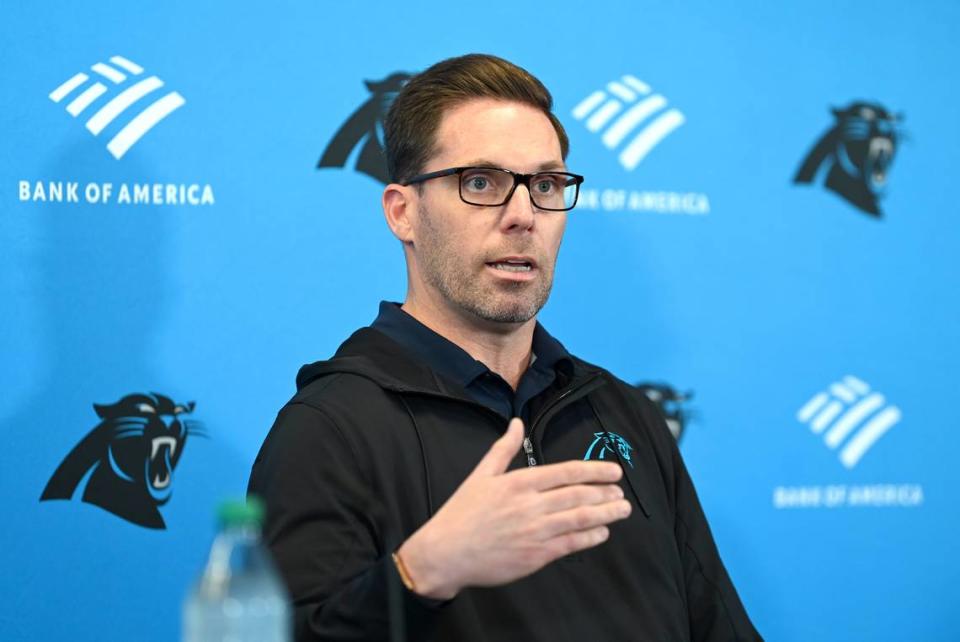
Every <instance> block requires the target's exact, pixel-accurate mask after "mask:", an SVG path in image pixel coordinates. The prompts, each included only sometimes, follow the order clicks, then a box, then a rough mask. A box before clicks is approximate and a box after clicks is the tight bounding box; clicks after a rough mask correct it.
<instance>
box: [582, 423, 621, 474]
mask: <svg viewBox="0 0 960 642" xmlns="http://www.w3.org/2000/svg"><path fill="white" fill-rule="evenodd" d="M632 452H633V446H631V445H630V444H628V443H627V440H626V439H624V438H623V437H621V436H620V435H618V434H617V433H615V432H595V433H593V442H591V444H590V446H589V447H588V448H587V453H586V454H585V455H584V456H583V461H588V460H590V459H607V456H608V455H609V457H610V459H616V458H617V453H619V454H620V459H622V460H623V461H625V462H627V463H628V464H630V468H633V457H632V455H631V453H632Z"/></svg>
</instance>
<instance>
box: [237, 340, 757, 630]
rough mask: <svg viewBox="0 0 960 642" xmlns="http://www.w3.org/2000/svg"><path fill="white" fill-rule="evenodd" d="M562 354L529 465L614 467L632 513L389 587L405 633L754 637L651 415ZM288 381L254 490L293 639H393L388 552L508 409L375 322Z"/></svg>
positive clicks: (465, 466) (533, 418)
mask: <svg viewBox="0 0 960 642" xmlns="http://www.w3.org/2000/svg"><path fill="white" fill-rule="evenodd" d="M570 363H571V366H572V367H571V368H570V372H569V375H563V373H562V370H557V377H556V381H555V382H554V385H550V386H548V387H547V388H546V389H545V390H544V391H542V393H540V394H539V395H537V396H536V397H534V398H533V399H531V402H530V408H531V412H530V421H529V432H528V438H529V442H528V445H529V448H530V449H531V450H532V455H533V457H534V458H535V459H536V462H537V463H545V464H550V463H555V462H560V461H566V460H570V459H584V458H598V459H607V460H611V461H616V462H618V463H619V464H620V466H621V467H622V468H623V471H624V476H623V478H622V480H621V485H622V486H623V489H624V495H625V497H627V498H628V499H629V500H630V501H631V502H633V503H634V504H635V505H634V511H633V513H632V514H631V516H630V517H629V518H628V519H626V520H623V521H622V522H617V523H614V524H612V525H611V526H610V538H609V540H608V541H607V542H605V543H604V544H601V545H600V546H597V547H595V548H592V549H589V550H586V551H582V552H580V553H577V554H574V555H570V556H567V557H565V558H562V559H560V560H557V561H556V562H554V563H552V564H549V565H547V566H546V567H544V568H543V569H541V570H540V571H537V572H536V573H533V574H532V575H529V576H527V577H525V578H522V579H520V580H517V581H515V582H512V583H510V584H507V585H504V586H500V587H495V588H483V589H481V588H468V589H465V590H463V591H461V592H460V594H458V595H457V597H455V598H454V599H453V600H451V601H449V602H447V603H442V604H437V603H435V602H431V601H429V600H423V599H420V598H419V597H418V596H416V595H415V594H413V593H410V592H409V591H406V590H405V589H397V592H399V595H400V600H399V601H394V602H393V603H394V604H398V603H399V604H400V605H402V608H401V609H399V611H400V612H402V613H403V618H402V619H403V622H404V627H403V633H404V634H405V636H406V639H407V640H409V641H410V642H413V641H415V640H416V641H420V640H456V641H458V642H474V641H481V640H483V641H497V642H501V641H511V640H524V641H525V642H530V641H537V640H543V641H545V642H546V641H549V642H567V641H569V642H583V641H587V640H589V641H605V640H609V641H614V640H623V641H628V640H629V641H643V640H651V641H671V642H672V641H681V640H709V641H720V640H758V639H760V637H759V635H758V634H757V632H756V631H755V629H754V628H753V626H752V624H751V623H750V620H749V618H748V617H747V614H746V612H745V610H744V608H743V605H742V604H741V602H740V599H739V597H738V596H737V593H736V590H735V589H734V587H733V584H732V582H731V581H730V578H729V576H728V575H727V572H726V569H725V568H724V566H723V563H722V562H721V560H720V557H719V554H718V553H717V550H716V546H715V544H714V541H713V538H712V536H711V534H710V529H709V527H708V526H707V522H706V518H705V517H704V515H703V511H702V509H701V507H700V504H699V501H698V500H697V496H696V492H695V491H694V489H693V485H692V482H691V481H690V478H689V476H688V474H687V471H686V468H685V467H684V465H683V462H682V460H681V458H680V455H679V452H678V451H677V448H676V444H675V442H674V440H673V438H672V436H671V435H670V433H669V431H668V429H667V427H666V425H665V424H664V422H663V419H662V417H661V416H660V415H659V414H658V412H657V410H656V409H655V408H654V407H653V406H652V404H651V402H649V400H647V399H646V397H644V396H643V395H642V394H641V393H639V392H638V391H637V390H636V389H635V388H633V387H632V386H629V385H627V384H626V383H624V382H622V381H620V380H618V379H616V378H615V377H613V376H612V375H611V374H610V373H609V372H607V371H605V370H602V369H600V368H597V367H595V366H591V365H590V364H587V363H585V362H583V361H581V360H579V359H576V358H575V357H571V358H570ZM561 375H563V376H561ZM297 386H298V392H297V394H296V395H295V396H294V397H293V399H291V401H290V402H289V403H288V404H287V405H286V406H285V407H284V408H283V409H282V410H281V412H280V413H279V415H278V417H277V420H276V423H275V424H274V426H273V428H272V429H271V431H270V434H269V435H268V437H267V439H266V440H265V442H264V444H263V447H262V448H261V451H260V453H259V455H258V456H257V460H256V462H255V464H254V467H253V471H252V473H251V477H250V485H249V492H251V493H255V494H258V495H260V496H261V497H263V498H264V499H265V501H266V504H267V519H266V523H265V526H264V537H265V540H266V542H267V544H268V546H269V547H270V549H271V550H272V552H273V554H274V557H275V559H276V561H277V565H278V567H279V569H280V571H281V574H282V575H283V576H284V578H285V579H286V581H287V584H288V586H289V588H290V591H291V595H292V598H293V603H294V607H295V630H296V638H297V639H298V640H301V641H306V640H386V639H388V638H389V636H390V634H391V625H392V624H396V623H398V622H399V621H400V620H399V618H397V617H393V618H391V617H390V612H391V610H390V604H391V600H390V598H389V595H390V594H391V588H390V587H399V582H398V579H397V576H396V569H395V567H394V566H393V563H392V560H391V557H390V553H391V552H392V551H394V550H395V549H396V548H397V547H398V546H399V545H400V543H402V542H403V541H404V540H405V539H406V538H408V537H409V536H410V535H411V534H413V532H414V531H416V530H417V529H418V528H419V527H420V526H421V525H422V524H423V523H424V522H426V521H427V520H428V519H430V517H431V516H432V515H433V514H434V512H435V511H436V510H437V509H438V508H439V506H441V505H442V504H443V503H444V502H445V501H446V500H447V499H448V498H449V497H450V496H451V495H452V494H453V492H454V491H455V490H456V489H457V487H458V486H459V485H460V483H461V482H462V481H463V480H464V479H465V478H466V477H467V475H468V474H469V473H470V472H471V470H472V469H473V467H474V466H475V465H476V464H477V462H478V461H480V459H481V458H482V457H483V456H484V454H485V453H486V452H487V451H488V450H489V448H490V446H491V445H492V444H493V442H494V441H496V439H497V438H499V437H500V436H501V435H502V434H503V432H504V430H505V428H506V424H507V421H506V418H505V417H504V416H503V415H502V414H501V413H499V412H497V411H495V410H492V409H491V408H490V407H489V406H488V405H486V404H484V403H481V402H478V401H477V400H476V399H475V398H473V397H472V396H471V395H470V394H469V393H468V392H467V391H466V390H465V389H464V387H463V386H462V385H460V384H459V383H457V382H455V381H452V380H451V378H450V377H447V376H443V375H441V374H440V373H438V372H437V371H436V370H435V369H433V368H431V367H430V366H429V365H428V364H427V363H425V362H424V361H423V360H422V359H419V358H417V356H416V355H415V354H414V353H412V352H411V351H409V350H408V349H406V348H405V347H404V346H402V345H400V344H399V343H397V342H396V341H394V340H393V339H391V338H390V337H389V336H387V335H386V334H384V333H383V332H380V331H378V330H376V329H372V328H364V329H361V330H359V331H357V332H356V333H355V334H354V335H353V336H352V337H351V338H350V339H348V340H347V341H346V342H345V343H344V344H343V345H342V346H341V347H340V349H339V350H338V351H337V353H336V355H335V356H334V357H333V358H332V359H330V360H329V361H324V362H318V363H315V364H312V365H309V366H305V367H304V368H302V369H301V371H300V373H299V374H298V376H297ZM528 455H529V453H525V452H518V453H517V457H516V459H515V461H514V463H513V464H512V465H511V468H517V467H520V466H524V465H528V464H529V463H530V461H529V459H528ZM394 615H396V611H394Z"/></svg>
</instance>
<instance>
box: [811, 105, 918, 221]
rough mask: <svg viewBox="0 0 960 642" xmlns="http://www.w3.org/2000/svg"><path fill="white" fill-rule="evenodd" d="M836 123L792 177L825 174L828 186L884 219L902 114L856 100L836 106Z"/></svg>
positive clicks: (854, 203)
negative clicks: (884, 199)
mask: <svg viewBox="0 0 960 642" xmlns="http://www.w3.org/2000/svg"><path fill="white" fill-rule="evenodd" d="M832 111H833V115H834V117H835V118H836V123H835V124H834V126H833V127H831V128H830V129H829V130H828V131H827V132H826V133H825V134H824V135H823V136H822V137H821V138H820V140H819V141H817V144H816V145H814V147H813V149H812V150H811V151H810V153H809V154H808V155H807V157H806V158H805V159H804V161H803V163H802V164H801V165H800V169H799V170H797V174H796V176H795V177H794V179H793V182H794V183H812V182H813V181H814V179H815V178H816V176H817V174H822V173H824V172H825V173H826V179H825V182H824V185H825V186H826V188H827V189H829V190H831V191H833V192H835V193H837V194H839V195H840V196H842V197H843V198H844V199H846V200H847V202H849V203H850V204H851V205H853V206H855V207H857V208H858V209H860V210H861V211H863V212H866V213H867V214H869V215H871V216H875V217H877V218H880V217H881V216H882V213H881V211H880V206H879V200H880V198H881V197H882V196H883V192H884V189H885V188H886V185H887V174H888V172H889V170H890V165H891V164H892V163H893V159H894V156H895V155H896V152H897V142H898V140H899V137H900V134H899V133H898V132H897V129H896V127H897V124H898V123H899V122H900V121H902V120H903V116H902V115H897V116H895V115H893V114H891V113H890V112H888V111H887V110H886V109H885V108H884V107H882V106H881V105H879V104H876V103H867V102H854V103H851V104H850V106H848V107H847V108H846V109H833V110H832Z"/></svg>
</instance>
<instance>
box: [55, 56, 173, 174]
mask: <svg viewBox="0 0 960 642" xmlns="http://www.w3.org/2000/svg"><path fill="white" fill-rule="evenodd" d="M90 71H92V72H93V76H90V75H88V74H86V73H84V72H80V73H78V74H76V75H74V76H73V77H72V78H70V79H69V80H67V81H66V82H65V83H63V84H62V85H60V86H59V87H57V88H56V89H54V90H53V91H52V92H50V100H52V101H53V102H55V103H60V102H62V101H64V100H65V99H67V98H69V97H72V100H70V102H68V103H67V113H68V114H70V115H71V116H73V117H74V118H76V117H78V116H80V115H81V114H83V113H84V112H85V111H86V110H87V108H88V107H90V106H91V105H92V104H94V103H95V102H98V100H99V99H100V98H101V97H102V96H103V95H104V94H107V93H108V92H112V91H119V92H120V93H118V94H117V95H115V96H114V97H113V98H111V99H110V100H109V101H108V102H107V103H106V104H104V105H102V106H101V107H100V108H99V109H97V110H96V111H95V112H94V113H93V115H91V116H90V118H89V119H88V120H87V129H88V130H90V133H91V134H93V135H94V136H99V135H100V133H101V132H102V131H103V130H104V129H105V128H106V127H107V125H109V124H110V123H112V122H113V121H115V120H117V119H118V118H120V117H121V116H123V114H124V113H125V112H126V111H127V110H128V109H130V108H131V107H133V106H134V104H135V103H140V101H141V99H143V98H145V97H147V96H148V95H150V94H153V92H155V91H157V90H158V89H160V88H162V87H163V81H162V80H160V79H159V78H157V77H156V76H150V77H148V78H144V79H142V80H140V79H139V77H140V76H142V75H143V67H141V66H140V65H138V64H137V63H135V62H133V61H131V60H128V59H127V58H124V57H122V56H113V57H112V58H110V61H109V63H106V62H98V63H97V64H95V65H93V66H92V67H90ZM131 82H132V83H133V84H130V83H131ZM186 102H187V101H186V100H184V98H183V96H181V95H180V94H178V93H177V92H175V91H171V92H169V93H167V94H165V95H163V96H161V97H160V98H157V99H156V100H154V101H153V102H152V103H150V104H148V105H146V106H145V107H143V108H142V109H140V111H139V112H138V113H137V114H136V115H135V116H133V117H132V118H130V119H129V121H128V122H127V123H126V124H125V125H124V126H123V128H122V129H120V131H118V132H117V133H116V135H114V136H113V138H111V139H110V142H108V143H107V150H108V151H109V152H110V153H111V154H113V157H114V158H116V159H117V160H120V159H121V158H123V155H124V154H126V153H127V151H129V149H130V148H131V147H133V146H134V145H135V144H136V143H137V141H139V140H140V139H141V138H143V137H144V136H145V135H146V133H147V132H149V131H150V130H151V129H153V128H154V127H155V126H156V125H157V124H158V123H159V122H160V121H161V120H163V119H164V118H166V117H167V116H169V115H170V114H171V113H173V112H174V111H176V110H177V109H179V108H180V107H182V106H183V105H184V104H185V103H186Z"/></svg>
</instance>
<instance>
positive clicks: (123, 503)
mask: <svg viewBox="0 0 960 642" xmlns="http://www.w3.org/2000/svg"><path fill="white" fill-rule="evenodd" d="M194 405H195V404H194V402H192V401H191V402H190V403H187V404H177V403H174V402H173V401H172V400H171V399H170V398H169V397H165V396H164V395H160V394H157V393H152V394H131V395H127V396H125V397H123V398H122V399H121V400H120V401H118V402H117V403H115V404H113V405H100V404H94V405H93V409H94V411H96V413H97V416H98V417H100V419H101V421H100V423H99V424H97V426H96V427H94V428H93V430H91V431H90V432H89V433H88V434H87V436H86V437H84V438H83V439H82V440H81V441H80V443H78V444H77V445H76V446H74V448H73V450H71V451H70V453H69V454H68V455H67V456H66V457H65V458H64V460H63V462H62V463H61V464H60V465H59V466H58V467H57V470H56V471H55V472H54V473H53V476H52V477H51V478H50V481H49V482H47V486H46V488H44V489H43V494H42V495H41V496H40V501H45V500H49V499H71V498H72V497H73V495H74V493H75V491H76V489H77V487H78V486H79V485H81V483H82V482H83V481H84V479H86V480H87V481H86V486H85V487H84V489H83V501H85V502H87V503H89V504H95V505H96V506H99V507H100V508H103V509H105V510H107V511H109V512H111V513H113V514H114V515H117V516H118V517H122V518H123V519H125V520H127V521H129V522H132V523H134V524H138V525H140V526H144V527H146V528H158V529H162V528H166V524H165V523H164V521H163V517H162V516H161V514H160V511H159V507H160V506H163V505H164V504H166V503H167V501H169V499H170V495H171V492H172V489H173V471H174V469H175V468H176V467H177V463H178V462H179V461H180V457H181V456H183V450H184V447H185V446H186V444H187V439H188V437H189V436H191V435H203V432H202V428H201V424H200V423H199V422H197V421H192V420H189V419H187V417H186V415H189V414H190V413H192V412H193V409H194Z"/></svg>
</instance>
